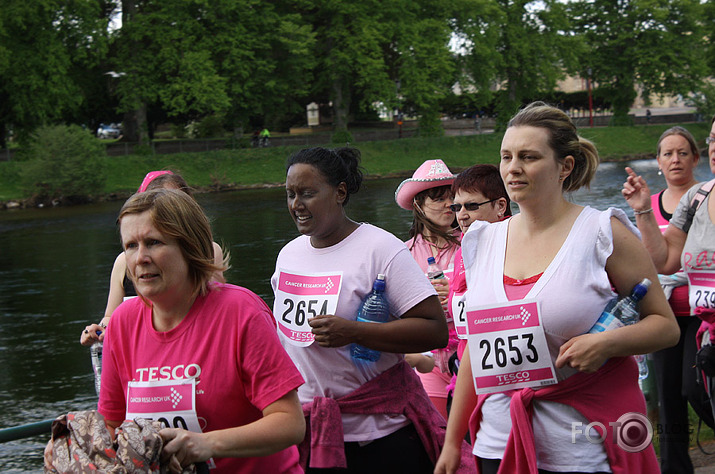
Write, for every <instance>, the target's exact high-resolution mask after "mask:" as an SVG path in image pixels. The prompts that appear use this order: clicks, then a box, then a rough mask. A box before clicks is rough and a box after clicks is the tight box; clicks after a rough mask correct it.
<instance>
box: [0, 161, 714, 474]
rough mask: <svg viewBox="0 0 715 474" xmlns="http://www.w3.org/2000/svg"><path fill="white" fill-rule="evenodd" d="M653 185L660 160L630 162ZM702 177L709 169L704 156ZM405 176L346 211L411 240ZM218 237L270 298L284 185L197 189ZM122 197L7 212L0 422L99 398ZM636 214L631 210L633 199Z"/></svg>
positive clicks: (36, 461) (23, 446)
mask: <svg viewBox="0 0 715 474" xmlns="http://www.w3.org/2000/svg"><path fill="white" fill-rule="evenodd" d="M630 165H631V166H632V167H633V168H634V169H636V171H637V172H638V173H641V174H643V175H644V176H645V177H646V179H647V180H648V182H649V183H651V187H652V189H653V190H654V191H655V190H657V189H660V188H661V187H662V186H663V179H662V177H658V176H657V174H656V173H657V166H656V163H655V160H650V161H647V162H646V161H638V162H633V163H631V164H630ZM624 166H625V164H623V163H617V164H616V163H606V164H603V165H601V167H600V168H599V170H598V174H597V177H596V179H595V181H594V183H593V185H592V186H591V189H590V190H582V191H579V192H576V193H574V195H573V196H572V199H573V201H574V202H577V203H579V204H589V205H591V206H593V207H595V208H597V209H605V208H607V207H609V206H616V207H623V208H627V206H626V205H625V202H624V201H623V199H622V197H621V194H620V190H621V185H622V183H623V181H624V179H625V172H624V171H623V167H624ZM697 176H698V179H700V180H704V179H707V178H709V177H710V176H711V175H710V170H709V168H708V167H707V160H701V165H700V166H699V168H698V171H697ZM399 182H400V180H379V181H366V182H365V184H364V187H363V189H362V190H361V191H360V192H359V193H358V194H357V195H355V196H353V197H351V199H350V204H349V205H348V214H349V215H350V217H352V218H353V219H355V220H357V221H362V222H371V223H373V224H375V225H377V226H380V227H383V228H384V229H387V230H388V231H390V232H392V233H394V234H395V235H397V236H398V237H399V238H401V239H402V240H406V238H407V231H408V229H409V225H410V221H411V214H410V213H409V212H407V211H404V210H402V209H400V208H399V207H398V206H397V205H396V204H395V201H394V191H395V188H396V187H397V185H398V184H399ZM198 200H199V202H200V203H201V204H202V206H203V207H204V208H205V209H206V212H207V214H209V216H210V217H211V218H212V222H213V227H214V234H215V238H216V240H217V241H218V242H220V243H222V244H223V245H224V246H225V247H226V248H227V249H228V250H230V252H231V256H232V268H231V269H230V270H229V271H228V272H227V273H226V278H227V280H228V281H229V282H231V283H236V284H239V285H242V286H246V287H248V288H250V289H252V290H253V291H255V292H256V293H258V294H259V295H260V296H261V297H263V298H264V299H266V300H267V301H268V302H269V304H272V299H273V298H272V294H271V289H270V283H269V280H270V276H271V274H272V273H273V269H274V265H275V257H276V255H277V253H278V251H279V250H280V248H281V247H282V246H283V245H284V244H285V243H286V242H288V241H289V240H290V239H292V238H294V237H295V236H297V235H298V234H297V231H296V229H295V226H294V225H293V222H292V220H291V218H290V216H289V214H288V211H287V209H286V204H285V191H284V190H283V189H280V188H278V189H261V190H251V191H237V192H229V193H220V194H211V195H199V196H198ZM120 207H121V203H120V202H112V203H101V204H96V205H88V206H80V207H73V208H60V209H31V210H22V211H6V212H2V213H0V413H2V419H1V421H0V428H4V427H10V426H17V425H21V424H25V423H31V422H36V421H41V420H45V419H49V418H54V417H56V416H58V415H60V414H62V413H65V412H68V411H72V410H85V409H91V408H93V407H94V406H95V404H96V397H95V395H94V385H93V378H92V371H91V364H90V360H89V351H88V350H87V349H86V348H83V347H81V346H80V345H79V344H78V340H79V334H80V331H81V330H82V329H83V328H84V326H85V325H86V324H87V323H88V322H89V321H98V320H99V319H100V318H101V315H102V314H103V312H104V306H105V303H106V298H107V288H108V284H109V273H110V271H111V266H112V263H113V262H114V258H115V257H116V255H117V253H118V252H119V250H120V248H119V238H118V234H117V230H116V227H115V220H116V216H117V213H118V211H119V208H120ZM628 213H629V215H630V216H632V212H630V210H629V209H628ZM47 439H48V437H47V436H39V437H35V438H30V439H26V440H22V441H16V442H11V443H4V444H0V472H40V471H41V470H42V450H43V448H44V445H45V443H46V442H47Z"/></svg>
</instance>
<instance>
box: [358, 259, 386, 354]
mask: <svg viewBox="0 0 715 474" xmlns="http://www.w3.org/2000/svg"><path fill="white" fill-rule="evenodd" d="M389 317H390V309H389V306H388V304H387V298H385V275H383V274H382V273H380V274H378V275H377V278H376V279H375V281H374V282H373V284H372V292H371V293H370V294H369V295H367V296H366V297H365V300H364V301H363V303H362V306H360V309H359V310H358V315H357V320H358V321H362V322H366V323H386V322H387V320H388V319H389ZM380 354H381V352H380V351H377V350H375V349H370V348H368V347H365V346H361V345H360V344H353V345H352V347H351V348H350V355H351V356H352V358H353V359H355V360H356V361H361V362H377V361H378V359H380Z"/></svg>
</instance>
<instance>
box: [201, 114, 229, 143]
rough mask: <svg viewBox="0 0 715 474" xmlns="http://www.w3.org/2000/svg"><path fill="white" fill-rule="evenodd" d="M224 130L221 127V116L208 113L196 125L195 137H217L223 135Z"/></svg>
mask: <svg viewBox="0 0 715 474" xmlns="http://www.w3.org/2000/svg"><path fill="white" fill-rule="evenodd" d="M225 134H226V130H225V129H224V128H223V117H222V116H220V115H209V116H208V117H204V118H203V119H201V121H200V122H199V123H198V125H197V127H196V137H197V138H215V137H216V138H218V137H223V136H224V135H225Z"/></svg>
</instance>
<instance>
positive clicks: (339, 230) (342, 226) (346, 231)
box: [310, 214, 360, 249]
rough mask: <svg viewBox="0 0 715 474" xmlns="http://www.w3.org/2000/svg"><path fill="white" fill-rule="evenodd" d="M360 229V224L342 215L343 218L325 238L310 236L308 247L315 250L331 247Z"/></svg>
mask: <svg viewBox="0 0 715 474" xmlns="http://www.w3.org/2000/svg"><path fill="white" fill-rule="evenodd" d="M358 227H360V224H358V223H357V222H355V221H353V220H352V219H350V218H349V217H348V216H347V215H345V214H343V218H342V219H341V220H340V222H339V223H338V224H337V225H336V226H335V229H334V230H333V231H332V232H330V234H329V235H325V236H315V235H311V236H310V245H311V246H312V247H313V248H316V249H322V248H327V247H332V246H333V245H336V244H339V243H340V242H342V241H343V240H344V239H346V238H347V237H348V236H349V235H350V234H352V233H353V232H355V230H356V229H357V228H358Z"/></svg>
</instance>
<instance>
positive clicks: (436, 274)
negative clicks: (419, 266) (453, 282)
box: [427, 257, 445, 280]
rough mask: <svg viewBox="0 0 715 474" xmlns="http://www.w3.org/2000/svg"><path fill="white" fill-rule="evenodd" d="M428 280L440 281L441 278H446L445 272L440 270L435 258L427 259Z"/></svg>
mask: <svg viewBox="0 0 715 474" xmlns="http://www.w3.org/2000/svg"><path fill="white" fill-rule="evenodd" d="M427 278H429V279H430V280H439V279H440V278H445V276H444V272H443V271H442V269H441V268H439V265H437V262H436V261H435V259H434V257H428V258H427Z"/></svg>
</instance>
